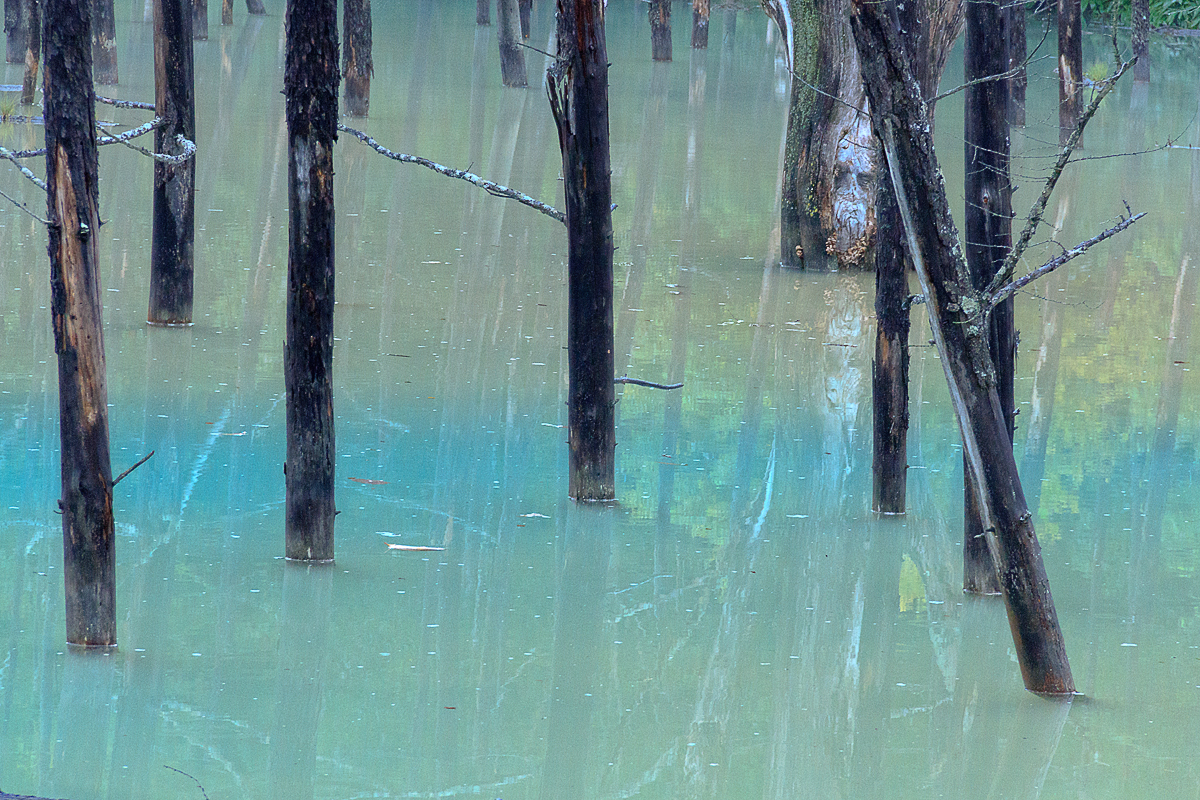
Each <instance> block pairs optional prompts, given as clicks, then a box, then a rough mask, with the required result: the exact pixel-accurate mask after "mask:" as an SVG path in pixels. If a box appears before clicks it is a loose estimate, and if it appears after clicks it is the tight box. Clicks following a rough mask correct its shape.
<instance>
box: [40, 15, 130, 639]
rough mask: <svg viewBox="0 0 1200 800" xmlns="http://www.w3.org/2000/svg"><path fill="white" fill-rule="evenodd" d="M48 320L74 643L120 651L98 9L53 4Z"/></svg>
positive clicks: (49, 28)
mask: <svg viewBox="0 0 1200 800" xmlns="http://www.w3.org/2000/svg"><path fill="white" fill-rule="evenodd" d="M46 18H47V19H49V20H52V21H53V23H52V24H50V25H47V26H46V31H45V32H46V43H45V44H46V89H47V91H46V93H45V95H46V96H45V104H46V105H45V124H46V183H47V184H48V185H49V189H48V197H47V202H46V205H47V217H48V218H49V220H50V225H49V234H50V248H49V252H50V298H51V299H50V314H51V319H52V321H53V326H54V351H55V353H57V355H58V407H59V432H60V436H61V441H62V453H61V456H60V458H61V463H62V498H61V499H60V500H59V505H60V508H61V510H62V526H63V562H64V563H63V567H64V576H63V577H64V583H65V589H66V619H67V641H68V642H69V643H71V644H77V645H86V646H107V645H114V644H116V641H117V624H116V550H115V546H114V544H115V543H114V537H113V533H114V526H113V503H112V467H111V463H110V460H109V449H108V389H107V386H106V380H105V363H104V331H103V326H102V320H101V317H102V313H101V312H102V308H103V303H102V302H101V299H100V298H101V294H100V265H99V263H98V258H97V253H96V237H97V234H98V233H99V231H100V212H99V209H98V203H99V174H98V167H97V160H96V115H95V110H94V106H93V101H92V95H93V89H92V75H91V54H90V53H89V48H90V47H91V22H92V9H91V0H46Z"/></svg>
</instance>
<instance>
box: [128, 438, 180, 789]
mask: <svg viewBox="0 0 1200 800" xmlns="http://www.w3.org/2000/svg"><path fill="white" fill-rule="evenodd" d="M152 455H154V451H153V450H151V451H150V452H149V453H147V454H146V456H145V457H144V458H143V459H141V460H140V461H138V462H137V463H136V464H134V465H133V466H132V467H130V468H129V469H127V470H125V471H124V472H122V473H121V474H120V475H118V476H117V477H115V478H113V482H112V485H113V486H116V485H117V484H118V483H120V482H121V480H122V479H123V478H124V477H125V476H126V475H128V474H129V473H131V472H133V471H134V470H135V469H137V468H138V467H140V466H141V465H142V464H145V463H146V462H147V461H149V460H150V456H152ZM168 769H169V768H168ZM188 777H189V778H190V777H192V776H191V775H188Z"/></svg>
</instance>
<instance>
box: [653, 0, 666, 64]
mask: <svg viewBox="0 0 1200 800" xmlns="http://www.w3.org/2000/svg"><path fill="white" fill-rule="evenodd" d="M650 56H651V58H653V59H654V60H655V61H670V60H671V0H650Z"/></svg>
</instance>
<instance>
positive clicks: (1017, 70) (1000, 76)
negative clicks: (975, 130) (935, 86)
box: [927, 25, 1050, 106]
mask: <svg viewBox="0 0 1200 800" xmlns="http://www.w3.org/2000/svg"><path fill="white" fill-rule="evenodd" d="M1049 35H1050V26H1049V25H1047V26H1044V27H1043V28H1042V38H1041V40H1040V41H1039V42H1038V43H1037V45H1036V46H1035V47H1034V48H1033V52H1032V53H1030V54H1029V55H1028V56H1027V57H1026V58H1025V60H1024V61H1022V62H1021V63H1020V64H1018V65H1017V66H1015V67H1013V68H1012V69H1010V70H1007V71H1005V72H998V73H996V74H995V75H984V76H983V77H982V78H976V79H975V80H973V81H967V82H966V83H962V84H959V85H958V86H955V87H954V88H953V89H949V90H947V91H945V92H942V93H941V94H939V95H935V96H934V98H933V99H932V100H930V101H929V102H928V104H927V105H930V106H932V105H934V104H936V103H937V101H939V100H942V99H944V98H947V97H949V96H950V95H952V94H957V93H958V92H961V91H963V90H964V89H966V88H967V87H969V86H977V85H978V84H981V83H990V82H991V81H1002V80H1004V79H1005V78H1015V77H1016V76H1017V75H1020V74H1021V70H1023V69H1025V68H1026V67H1028V66H1029V65H1030V64H1032V63H1033V59H1034V56H1036V55H1037V52H1038V50H1040V49H1041V48H1042V45H1043V44H1045V42H1046V38H1047V37H1048V36H1049Z"/></svg>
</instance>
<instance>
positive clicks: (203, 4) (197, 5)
mask: <svg viewBox="0 0 1200 800" xmlns="http://www.w3.org/2000/svg"><path fill="white" fill-rule="evenodd" d="M192 37H193V38H195V39H199V40H201V41H206V40H207V39H208V0H194V4H193V5H192Z"/></svg>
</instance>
